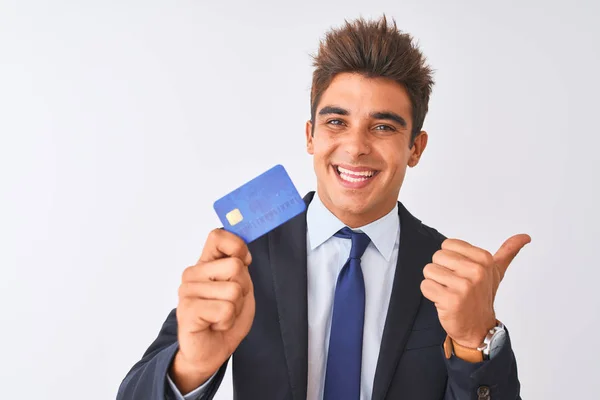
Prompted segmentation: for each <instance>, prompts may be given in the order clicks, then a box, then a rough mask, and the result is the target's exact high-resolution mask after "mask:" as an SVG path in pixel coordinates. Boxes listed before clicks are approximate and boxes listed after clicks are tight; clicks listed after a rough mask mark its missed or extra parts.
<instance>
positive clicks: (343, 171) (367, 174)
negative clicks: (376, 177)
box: [337, 167, 375, 178]
mask: <svg viewBox="0 0 600 400" xmlns="http://www.w3.org/2000/svg"><path fill="white" fill-rule="evenodd" d="M337 168H338V171H339V172H340V173H341V174H346V175H350V176H349V178H351V177H353V176H365V177H371V176H373V174H374V173H375V171H361V172H356V171H350V170H349V169H345V168H342V167H337Z"/></svg>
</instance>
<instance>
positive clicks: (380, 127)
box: [375, 125, 396, 131]
mask: <svg viewBox="0 0 600 400" xmlns="http://www.w3.org/2000/svg"><path fill="white" fill-rule="evenodd" d="M375 130H376V131H395V130H396V129H395V128H394V127H393V126H389V125H377V126H376V127H375Z"/></svg>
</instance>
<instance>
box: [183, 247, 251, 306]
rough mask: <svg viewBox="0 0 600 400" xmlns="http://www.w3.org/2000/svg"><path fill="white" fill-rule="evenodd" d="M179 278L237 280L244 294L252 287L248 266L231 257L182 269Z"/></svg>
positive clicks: (188, 279)
mask: <svg viewBox="0 0 600 400" xmlns="http://www.w3.org/2000/svg"><path fill="white" fill-rule="evenodd" d="M181 280H182V282H207V281H230V282H237V283H238V284H239V285H240V286H241V287H242V290H243V294H244V296H245V295H246V294H247V293H248V292H249V291H250V290H251V288H252V280H251V279H250V273H249V272H248V267H247V266H246V265H244V263H243V262H242V261H241V260H240V259H239V258H233V257H231V258H221V259H218V260H215V261H211V262H209V263H205V264H198V265H194V266H192V267H188V268H186V269H185V270H184V271H183V274H182V278H181Z"/></svg>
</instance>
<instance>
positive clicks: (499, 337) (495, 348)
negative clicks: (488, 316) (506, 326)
mask: <svg viewBox="0 0 600 400" xmlns="http://www.w3.org/2000/svg"><path fill="white" fill-rule="evenodd" d="M504 342H506V331H505V330H499V331H498V332H496V333H495V334H494V336H492V340H490V359H492V358H494V356H495V355H496V354H498V353H499V352H500V349H501V348H502V346H503V345H504Z"/></svg>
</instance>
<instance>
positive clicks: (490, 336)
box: [477, 321, 506, 360]
mask: <svg viewBox="0 0 600 400" xmlns="http://www.w3.org/2000/svg"><path fill="white" fill-rule="evenodd" d="M500 333H502V334H505V333H506V329H505V328H504V324H503V323H502V322H500V321H498V325H496V326H495V327H493V328H492V329H490V330H489V331H488V333H487V335H485V339H483V344H482V345H481V346H480V347H478V348H477V350H479V351H481V352H482V353H483V359H484V360H489V359H490V350H491V347H492V343H493V342H494V339H495V338H496V337H498V335H499V334H500Z"/></svg>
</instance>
